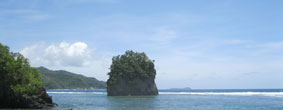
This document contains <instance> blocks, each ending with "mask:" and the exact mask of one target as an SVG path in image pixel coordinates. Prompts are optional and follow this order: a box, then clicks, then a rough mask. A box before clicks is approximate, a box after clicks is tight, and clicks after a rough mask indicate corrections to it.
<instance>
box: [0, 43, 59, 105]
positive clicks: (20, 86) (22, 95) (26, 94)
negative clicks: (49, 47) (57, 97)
mask: <svg viewBox="0 0 283 110" xmlns="http://www.w3.org/2000/svg"><path fill="white" fill-rule="evenodd" d="M55 105H56V104H54V103H53V102H52V98H51V97H50V96H49V95H48V94H47V93H46V91H45V88H44V86H43V84H42V83H41V82H40V73H39V71H38V70H37V68H33V67H31V66H30V64H29V62H28V59H26V58H25V57H24V56H23V55H21V54H20V53H12V52H10V50H9V47H8V46H5V45H2V44H1V43H0V109H1V108H37V109H39V108H48V107H52V106H55Z"/></svg>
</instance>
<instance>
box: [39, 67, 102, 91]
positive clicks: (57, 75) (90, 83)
mask: <svg viewBox="0 0 283 110" xmlns="http://www.w3.org/2000/svg"><path fill="white" fill-rule="evenodd" d="M38 70H39V71H40V73H41V74H42V78H41V81H42V82H43V84H44V85H45V87H46V88H47V89H105V88H106V83H105V82H103V81H98V80H97V79H96V78H92V77H85V76H83V75H78V74H74V73H71V72H68V71H64V70H58V71H52V70H48V69H47V68H44V67H39V68H38Z"/></svg>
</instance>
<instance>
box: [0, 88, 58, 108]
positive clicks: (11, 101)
mask: <svg viewBox="0 0 283 110" xmlns="http://www.w3.org/2000/svg"><path fill="white" fill-rule="evenodd" d="M54 106H57V104H55V103H53V101H52V97H51V96H49V95H48V94H47V93H46V90H45V89H41V90H39V91H38V93H37V94H24V95H22V94H14V93H13V92H11V91H9V90H0V108H9V109H10V108H28V109H47V108H50V107H54Z"/></svg>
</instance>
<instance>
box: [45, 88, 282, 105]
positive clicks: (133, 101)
mask: <svg viewBox="0 0 283 110" xmlns="http://www.w3.org/2000/svg"><path fill="white" fill-rule="evenodd" d="M48 94H49V95H51V96H52V98H53V101H54V102H55V103H57V104H58V105H59V106H58V107H54V108H52V109H53V110H61V109H63V110H64V109H73V110H283V89H196V90H195V89H193V90H159V95H158V96H115V97H113V96H111V97H110V96H107V93H106V91H105V90H48Z"/></svg>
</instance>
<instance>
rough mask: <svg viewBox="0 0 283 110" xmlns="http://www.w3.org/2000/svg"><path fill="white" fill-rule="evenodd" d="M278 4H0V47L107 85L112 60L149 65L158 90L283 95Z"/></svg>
mask: <svg viewBox="0 0 283 110" xmlns="http://www.w3.org/2000/svg"><path fill="white" fill-rule="evenodd" d="M282 5H283V1H281V0H273V1H270V0H260V1H259V0H213V1H212V0H174V1H173V0H171V1H169V0H1V1H0V23H1V25H0V42H1V43H3V44H5V45H8V46H10V48H11V50H12V51H17V52H21V53H22V54H24V55H25V56H26V57H27V58H29V59H30V62H31V64H32V66H45V67H47V68H50V69H54V70H57V69H65V70H68V71H72V72H75V73H80V74H83V75H86V76H91V77H96V78H98V79H99V80H104V81H105V80H107V78H108V76H107V75H106V74H107V72H109V67H110V64H111V58H112V56H116V55H118V54H122V53H124V52H125V51H126V50H134V51H138V52H146V53H147V55H148V56H149V57H150V58H151V59H154V60H155V61H156V62H155V65H156V69H157V78H156V83H157V86H158V87H159V88H176V87H191V88H199V89H211V88H215V89H233V88H243V89H245V88H282V87H283V83H282V81H283V74H282V72H283V68H282V67H283V22H282V19H283V8H282Z"/></svg>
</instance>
